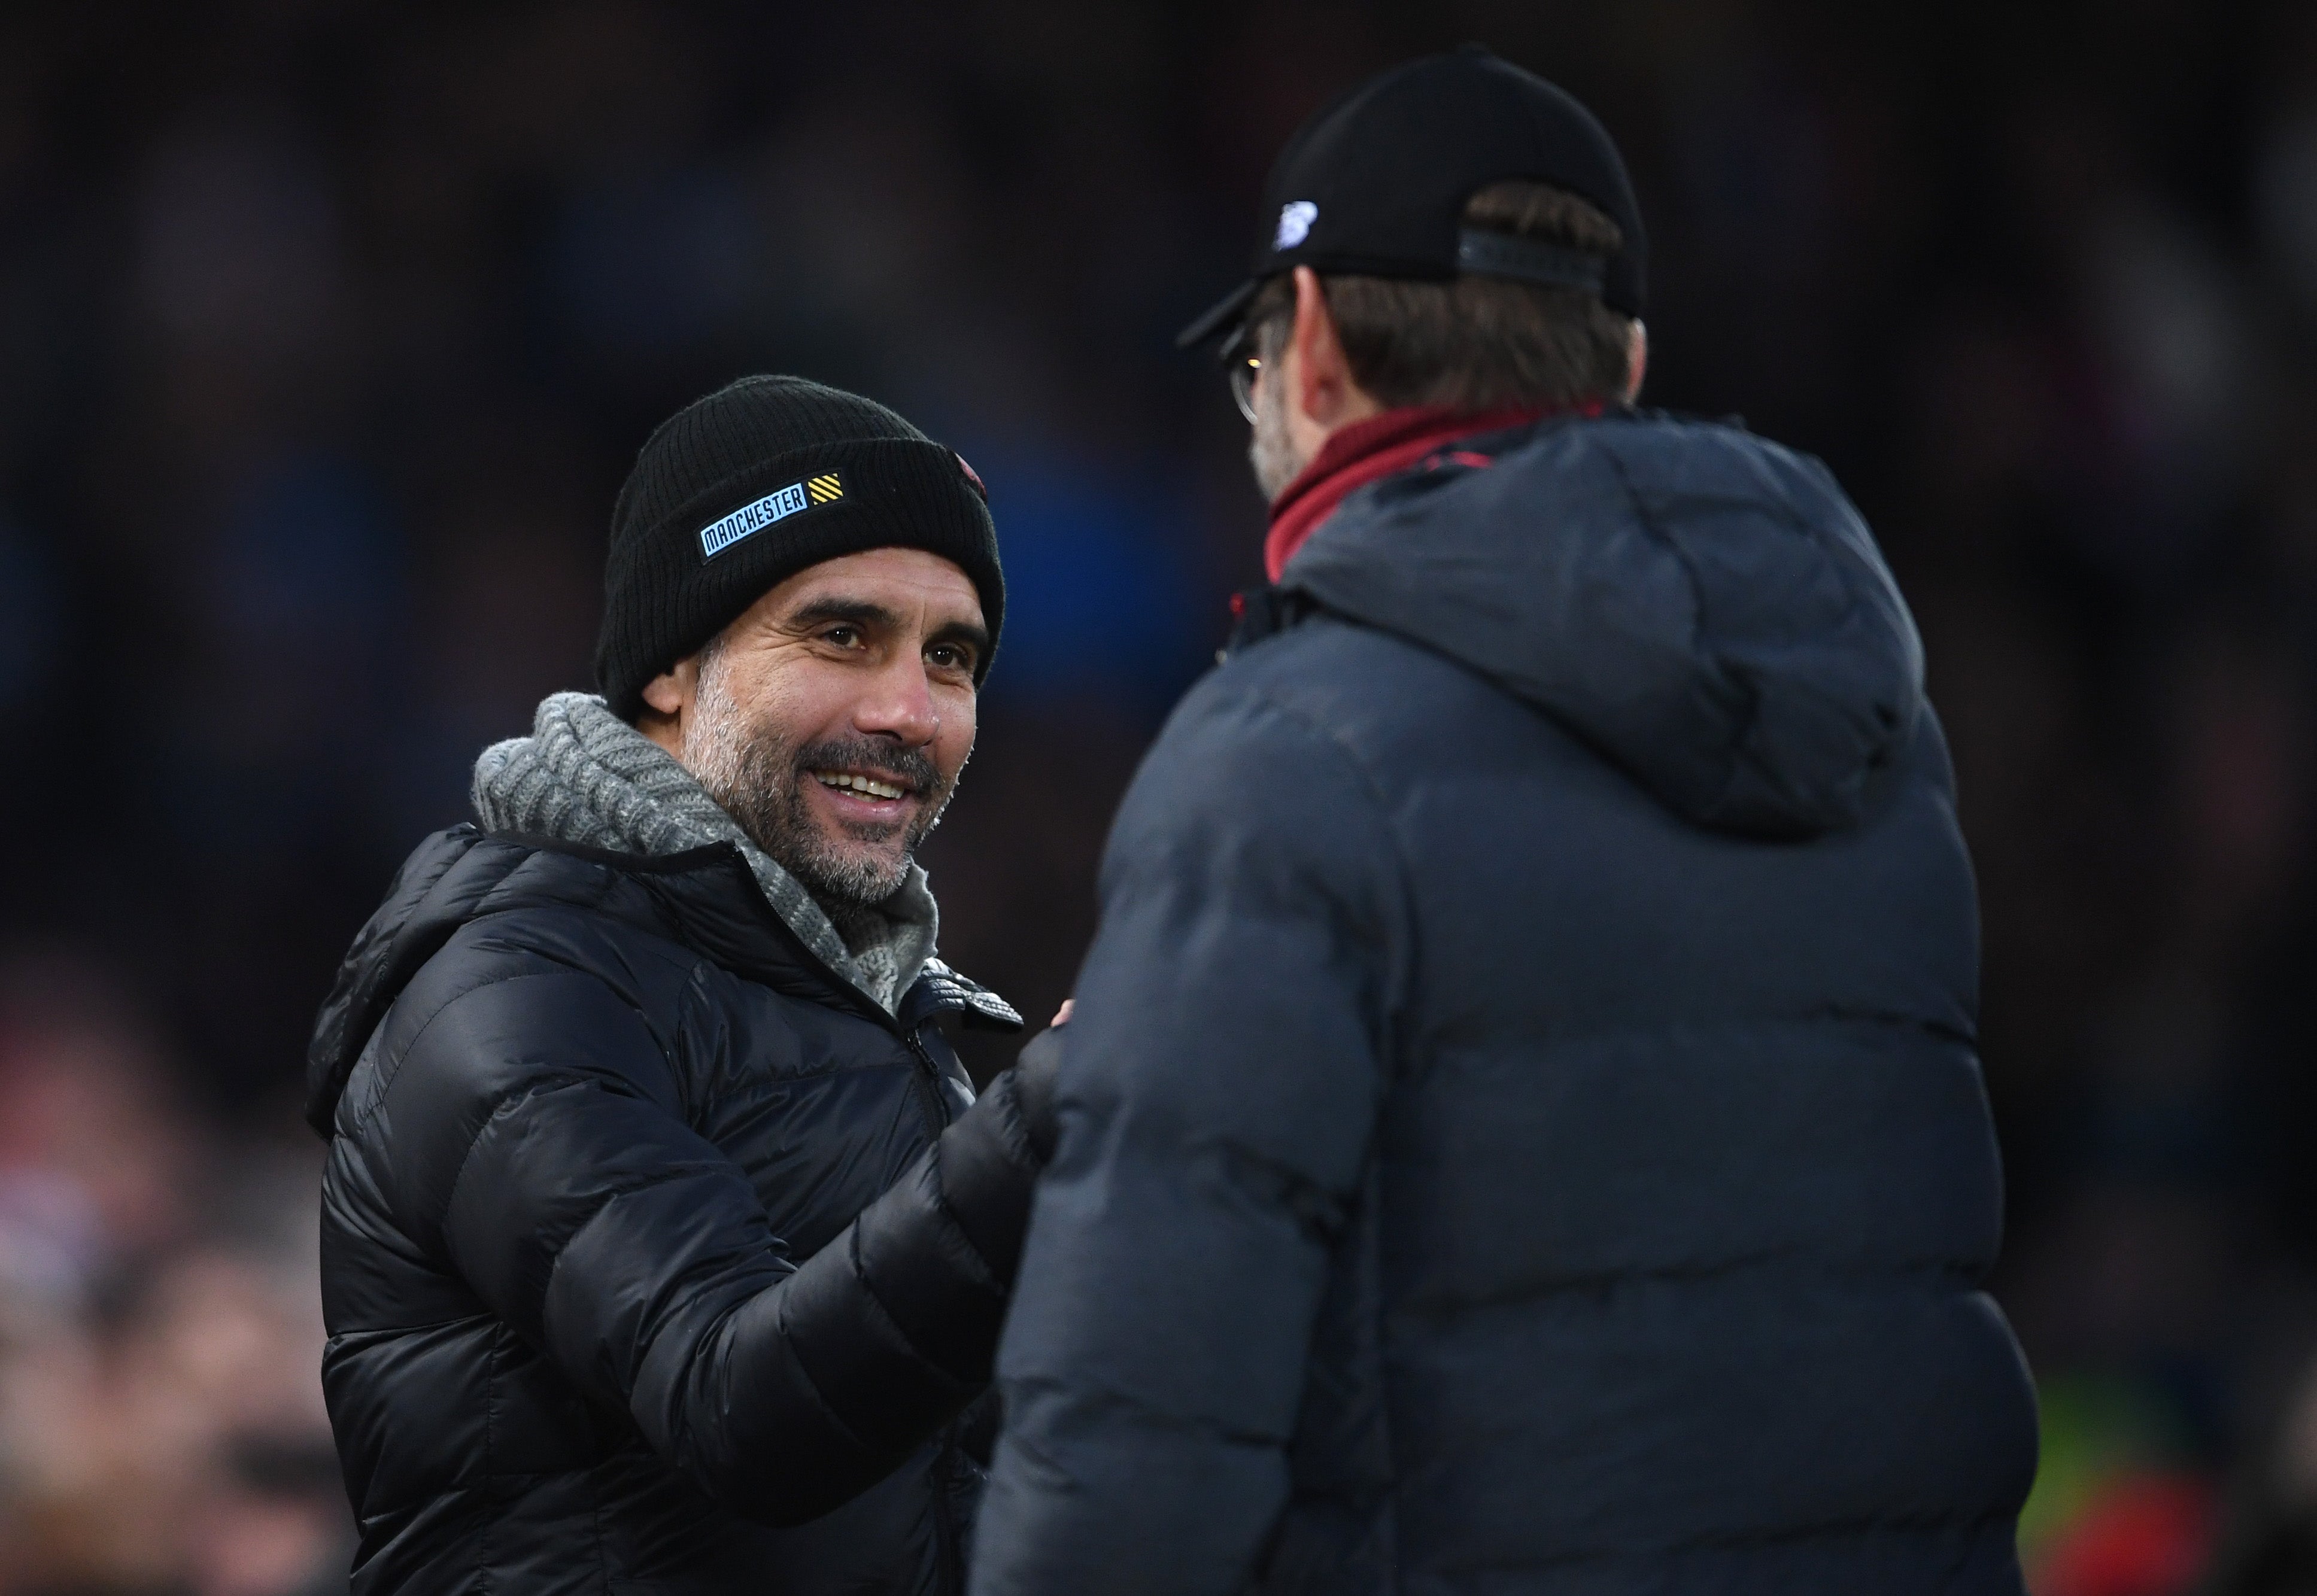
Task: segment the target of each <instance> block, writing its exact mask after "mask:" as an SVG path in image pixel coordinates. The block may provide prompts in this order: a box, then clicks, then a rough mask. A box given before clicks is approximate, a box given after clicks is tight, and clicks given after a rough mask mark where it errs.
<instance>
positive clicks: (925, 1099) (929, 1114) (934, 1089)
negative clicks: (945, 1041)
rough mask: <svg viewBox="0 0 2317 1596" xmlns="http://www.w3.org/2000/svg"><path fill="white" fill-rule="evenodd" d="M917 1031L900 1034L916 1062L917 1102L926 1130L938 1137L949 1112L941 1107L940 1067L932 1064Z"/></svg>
mask: <svg viewBox="0 0 2317 1596" xmlns="http://www.w3.org/2000/svg"><path fill="white" fill-rule="evenodd" d="M917 1029H918V1028H916V1027H912V1028H911V1029H910V1030H905V1031H903V1032H902V1033H901V1039H902V1040H903V1041H905V1042H907V1043H908V1045H909V1051H910V1052H911V1053H912V1054H914V1055H916V1057H917V1101H918V1103H919V1104H920V1105H921V1106H922V1107H923V1108H924V1109H925V1111H926V1129H927V1130H929V1131H930V1132H932V1133H933V1134H934V1135H935V1136H936V1137H938V1136H940V1135H941V1133H942V1132H943V1131H944V1130H947V1129H948V1128H949V1110H947V1109H945V1108H944V1107H943V1106H942V1095H941V1065H937V1064H935V1062H934V1056H933V1054H932V1052H931V1051H930V1050H929V1049H928V1048H926V1045H925V1043H924V1042H923V1041H921V1040H919V1039H918V1037H917Z"/></svg>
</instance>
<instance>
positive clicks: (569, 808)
mask: <svg viewBox="0 0 2317 1596" xmlns="http://www.w3.org/2000/svg"><path fill="white" fill-rule="evenodd" d="M473 796H474V804H475V813H476V815H477V816H480V818H481V820H482V823H483V829H484V830H485V831H489V832H523V833H527V834H531V835H532V836H542V837H552V838H554V839H556V840H557V841H559V842H564V843H578V844H580V845H582V846H584V847H590V848H606V849H612V850H615V851H620V852H623V853H644V854H660V853H681V852H683V851H684V850H685V849H687V848H698V847H702V846H704V845H705V844H707V843H731V844H733V845H734V846H735V847H737V848H738V849H739V851H740V857H741V858H743V859H745V860H747V861H748V869H750V870H752V871H753V872H755V874H756V885H757V886H758V887H762V888H763V889H764V893H765V899H766V901H767V902H769V903H770V904H771V905H773V908H774V911H775V912H776V913H777V914H779V915H780V917H781V918H782V919H783V920H784V921H786V922H787V923H788V924H789V928H790V929H791V930H792V931H793V932H796V933H797V935H798V936H800V937H801V938H802V939H803V940H804V944H805V946H806V947H808V948H810V949H811V950H813V952H814V953H815V954H816V955H818V956H819V958H820V959H821V960H822V961H823V962H824V963H826V964H827V966H828V967H829V968H831V969H833V970H835V971H836V973H837V974H838V975H840V976H843V977H845V979H846V980H847V981H850V982H851V983H852V984H853V985H855V986H857V987H859V988H860V989H861V990H862V991H863V992H864V993H866V994H868V995H869V997H870V998H871V999H872V1001H874V1002H875V1003H877V1005H878V1006H879V1007H880V1008H882V1009H883V1010H884V1011H885V1012H887V1013H891V1012H895V1011H896V1010H897V1009H898V1008H899V1004H900V1001H901V994H904V993H906V992H908V989H909V987H910V985H912V984H913V983H915V982H916V980H917V976H918V974H919V973H920V972H921V971H922V970H923V969H924V968H925V966H926V960H927V959H929V958H932V957H933V952H934V941H935V937H936V936H937V935H938V934H939V932H940V928H941V922H940V916H939V914H937V913H936V912H935V907H934V895H933V892H932V890H931V889H930V888H929V887H927V886H926V873H925V871H924V870H923V869H919V868H918V867H917V865H916V864H914V863H912V864H911V865H910V866H909V870H908V876H907V877H906V878H904V879H903V881H902V882H901V885H900V887H899V888H898V889H896V890H895V892H894V894H893V896H891V897H890V898H888V899H886V900H885V901H884V902H883V903H882V904H881V905H878V906H877V907H878V919H879V921H880V923H881V929H880V930H879V931H878V932H876V933H875V934H873V935H872V937H871V938H870V940H869V941H868V942H867V943H866V944H865V945H863V946H862V947H858V948H848V947H847V946H846V945H845V939H844V938H842V937H840V936H839V935H837V932H836V926H835V925H834V924H832V923H830V921H829V918H828V915H827V913H825V912H824V911H823V910H822V908H821V906H820V905H819V904H818V903H816V902H815V901H814V900H813V896H812V895H811V894H810V893H809V892H807V891H806V890H805V889H804V887H803V886H802V884H801V883H800V882H799V881H798V880H797V878H795V877H794V876H792V875H790V874H789V873H788V871H786V870H784V869H782V868H781V867H780V865H779V864H777V863H776V862H774V860H773V859H772V857H771V856H770V855H768V854H767V853H765V851H764V850H763V849H761V848H759V847H757V846H756V843H755V841H754V840H753V839H752V838H750V837H749V835H748V834H747V833H746V832H744V831H742V830H741V829H740V826H739V824H738V822H737V821H735V820H734V819H733V818H732V817H731V816H729V815H728V814H726V813H725V812H724V810H723V809H722V808H721V807H720V806H719V805H718V804H717V802H716V800H715V799H714V798H710V797H709V796H708V792H707V789H705V788H703V787H702V786H701V785H700V783H699V782H697V781H695V780H693V778H692V772H691V771H687V770H685V769H684V767H683V766H682V765H681V764H679V763H677V762H676V760H675V756H674V755H673V754H670V753H668V752H667V751H666V749H664V748H662V747H660V745H658V744H657V743H655V742H653V741H652V740H651V739H650V738H649V737H647V736H644V735H643V734H642V733H641V732H640V731H638V730H636V729H635V727H631V726H630V725H628V723H627V722H625V721H623V720H622V719H621V718H619V717H618V716H616V715H614V714H613V713H612V711H611V710H610V709H608V708H606V707H605V705H604V700H602V699H599V698H597V697H595V695H594V694H592V693H584V692H558V693H550V695H549V696H548V697H547V698H546V699H544V700H541V703H540V706H539V714H538V716H537V717H536V718H534V720H533V721H532V730H531V736H527V737H516V738H514V739H513V740H511V741H509V742H505V743H495V744H493V745H491V746H490V747H488V748H486V749H484V750H483V754H482V757H481V758H480V759H478V760H477V761H476V762H475V788H474V795H473Z"/></svg>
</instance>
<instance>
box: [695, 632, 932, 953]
mask: <svg viewBox="0 0 2317 1596" xmlns="http://www.w3.org/2000/svg"><path fill="white" fill-rule="evenodd" d="M684 764H685V765H687V766H689V767H690V769H691V771H692V774H693V779H694V780H697V781H698V782H699V783H700V785H701V786H702V788H703V789H705V790H706V791H707V793H708V796H709V797H710V798H714V799H715V800H716V803H717V806H718V807H720V808H721V809H722V810H723V811H724V812H725V813H726V814H728V815H729V816H731V817H732V819H733V821H734V822H735V823H736V824H737V825H738V826H739V827H740V829H741V830H742V831H745V832H747V834H748V835H749V837H750V839H751V840H753V841H754V842H755V843H756V846H757V847H759V848H762V849H763V850H764V851H765V852H766V853H767V854H769V855H770V856H771V857H772V859H773V861H774V863H776V864H778V865H779V866H780V867H781V868H782V869H784V870H786V871H788V873H789V874H790V875H792V876H793V877H795V878H796V879H797V882H798V884H799V885H800V886H801V887H803V888H804V889H805V890H806V891H807V892H809V893H810V894H811V895H812V896H813V899H814V901H815V902H817V903H818V904H819V905H820V906H821V908H822V910H823V911H824V912H825V913H826V914H827V915H828V918H829V921H830V923H832V924H834V925H835V926H836V931H837V934H838V935H839V936H841V937H842V938H844V940H845V944H846V946H847V947H856V948H857V946H858V945H859V943H860V941H861V940H862V939H863V938H864V937H866V936H869V935H872V934H873V932H875V930H876V929H877V923H878V920H877V916H876V915H875V914H874V913H872V911H873V910H874V908H875V906H876V905H879V904H881V903H883V902H884V901H885V900H886V899H887V898H890V897H891V896H893V894H894V893H895V892H896V891H897V890H899V887H900V886H901V883H902V881H903V880H904V879H906V878H908V872H909V864H910V861H911V860H913V859H914V858H915V857H916V854H917V847H918V845H919V844H920V843H923V842H924V841H925V840H926V836H927V835H928V834H931V833H932V831H933V829H934V827H935V826H936V825H940V824H941V816H942V811H943V810H944V808H946V807H948V804H949V800H950V798H951V795H952V794H953V792H954V791H955V790H956V786H957V783H956V780H955V778H949V779H947V780H944V778H943V776H942V774H941V772H940V771H939V770H938V769H936V768H935V764H934V762H933V761H932V760H930V759H928V758H927V757H926V755H925V754H924V753H922V752H920V751H918V750H917V749H913V748H896V747H894V746H892V745H890V744H883V743H879V742H875V741H873V740H871V739H867V738H863V739H859V740H857V741H853V740H828V741H824V742H819V743H815V744H813V745H810V746H809V747H801V746H800V745H798V744H797V743H796V742H795V741H794V740H792V739H791V738H789V737H787V736H783V735H782V734H781V733H780V732H779V731H778V730H776V729H775V728H774V727H769V726H765V725H760V724H756V723H752V722H751V721H750V720H749V718H748V716H747V712H746V711H745V710H743V709H741V708H740V706H739V704H738V701H736V700H734V699H733V697H732V696H731V694H730V693H729V691H727V684H726V682H725V673H724V670H723V668H722V662H721V660H720V658H719V657H718V656H717V655H716V654H715V653H713V652H711V653H710V654H709V655H708V657H706V658H703V659H702V661H701V664H700V682H699V688H698V691H697V695H696V697H695V699H694V700H693V725H692V727H690V728H689V731H688V733H687V736H686V737H685V739H684ZM827 768H843V769H848V770H868V771H883V772H884V773H885V774H887V775H890V776H893V777H897V778H899V780H902V781H905V782H907V783H908V785H909V786H910V788H912V789H914V790H916V791H917V792H919V793H921V794H923V795H925V797H926V802H925V804H924V805H923V806H922V807H920V808H919V809H918V811H917V816H916V817H915V818H914V819H911V820H908V821H893V822H890V823H881V824H872V825H854V826H851V827H848V828H847V829H848V831H849V832H850V833H851V834H852V835H853V837H854V839H855V840H856V841H859V842H862V843H872V844H881V843H889V842H890V841H891V840H892V839H893V838H894V837H895V836H897V835H898V836H899V837H900V838H901V845H900V848H899V851H896V852H892V853H884V852H881V851H880V852H872V853H862V852H856V851H849V850H846V849H845V848H843V847H840V846H838V845H837V844H836V843H832V842H831V841H830V840H829V839H828V837H827V835H826V834H824V833H823V832H822V830H821V829H820V827H819V825H816V824H815V823H814V820H813V816H812V810H811V807H810V798H809V796H808V794H807V793H806V791H805V787H804V784H805V783H806V782H808V781H810V780H812V779H813V778H812V777H811V775H810V773H809V772H810V771H813V770H816V769H827Z"/></svg>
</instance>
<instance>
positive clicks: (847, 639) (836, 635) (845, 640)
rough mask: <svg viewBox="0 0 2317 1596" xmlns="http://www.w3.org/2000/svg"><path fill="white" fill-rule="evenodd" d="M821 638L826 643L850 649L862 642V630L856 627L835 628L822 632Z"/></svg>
mask: <svg viewBox="0 0 2317 1596" xmlns="http://www.w3.org/2000/svg"><path fill="white" fill-rule="evenodd" d="M820 637H821V640H822V641H823V642H825V643H834V644H836V646H838V647H839V648H850V647H852V646H854V644H855V643H858V642H859V641H861V629H860V628H859V627H854V626H833V627H830V628H829V629H827V630H826V631H824V632H822V633H821V634H820Z"/></svg>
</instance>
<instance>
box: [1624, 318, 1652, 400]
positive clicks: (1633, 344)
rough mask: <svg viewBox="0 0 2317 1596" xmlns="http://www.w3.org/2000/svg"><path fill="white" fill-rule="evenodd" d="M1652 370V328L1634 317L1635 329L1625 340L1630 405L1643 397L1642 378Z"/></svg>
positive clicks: (1627, 391)
mask: <svg viewBox="0 0 2317 1596" xmlns="http://www.w3.org/2000/svg"><path fill="white" fill-rule="evenodd" d="M1649 370H1650V330H1649V328H1647V327H1645V326H1643V325H1642V318H1641V317H1638V316H1637V317H1633V332H1632V334H1630V335H1628V336H1627V338H1626V340H1625V403H1626V404H1628V405H1630V404H1632V403H1633V401H1634V400H1636V399H1638V398H1640V397H1642V378H1643V377H1645V376H1647V375H1648V374H1649Z"/></svg>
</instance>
